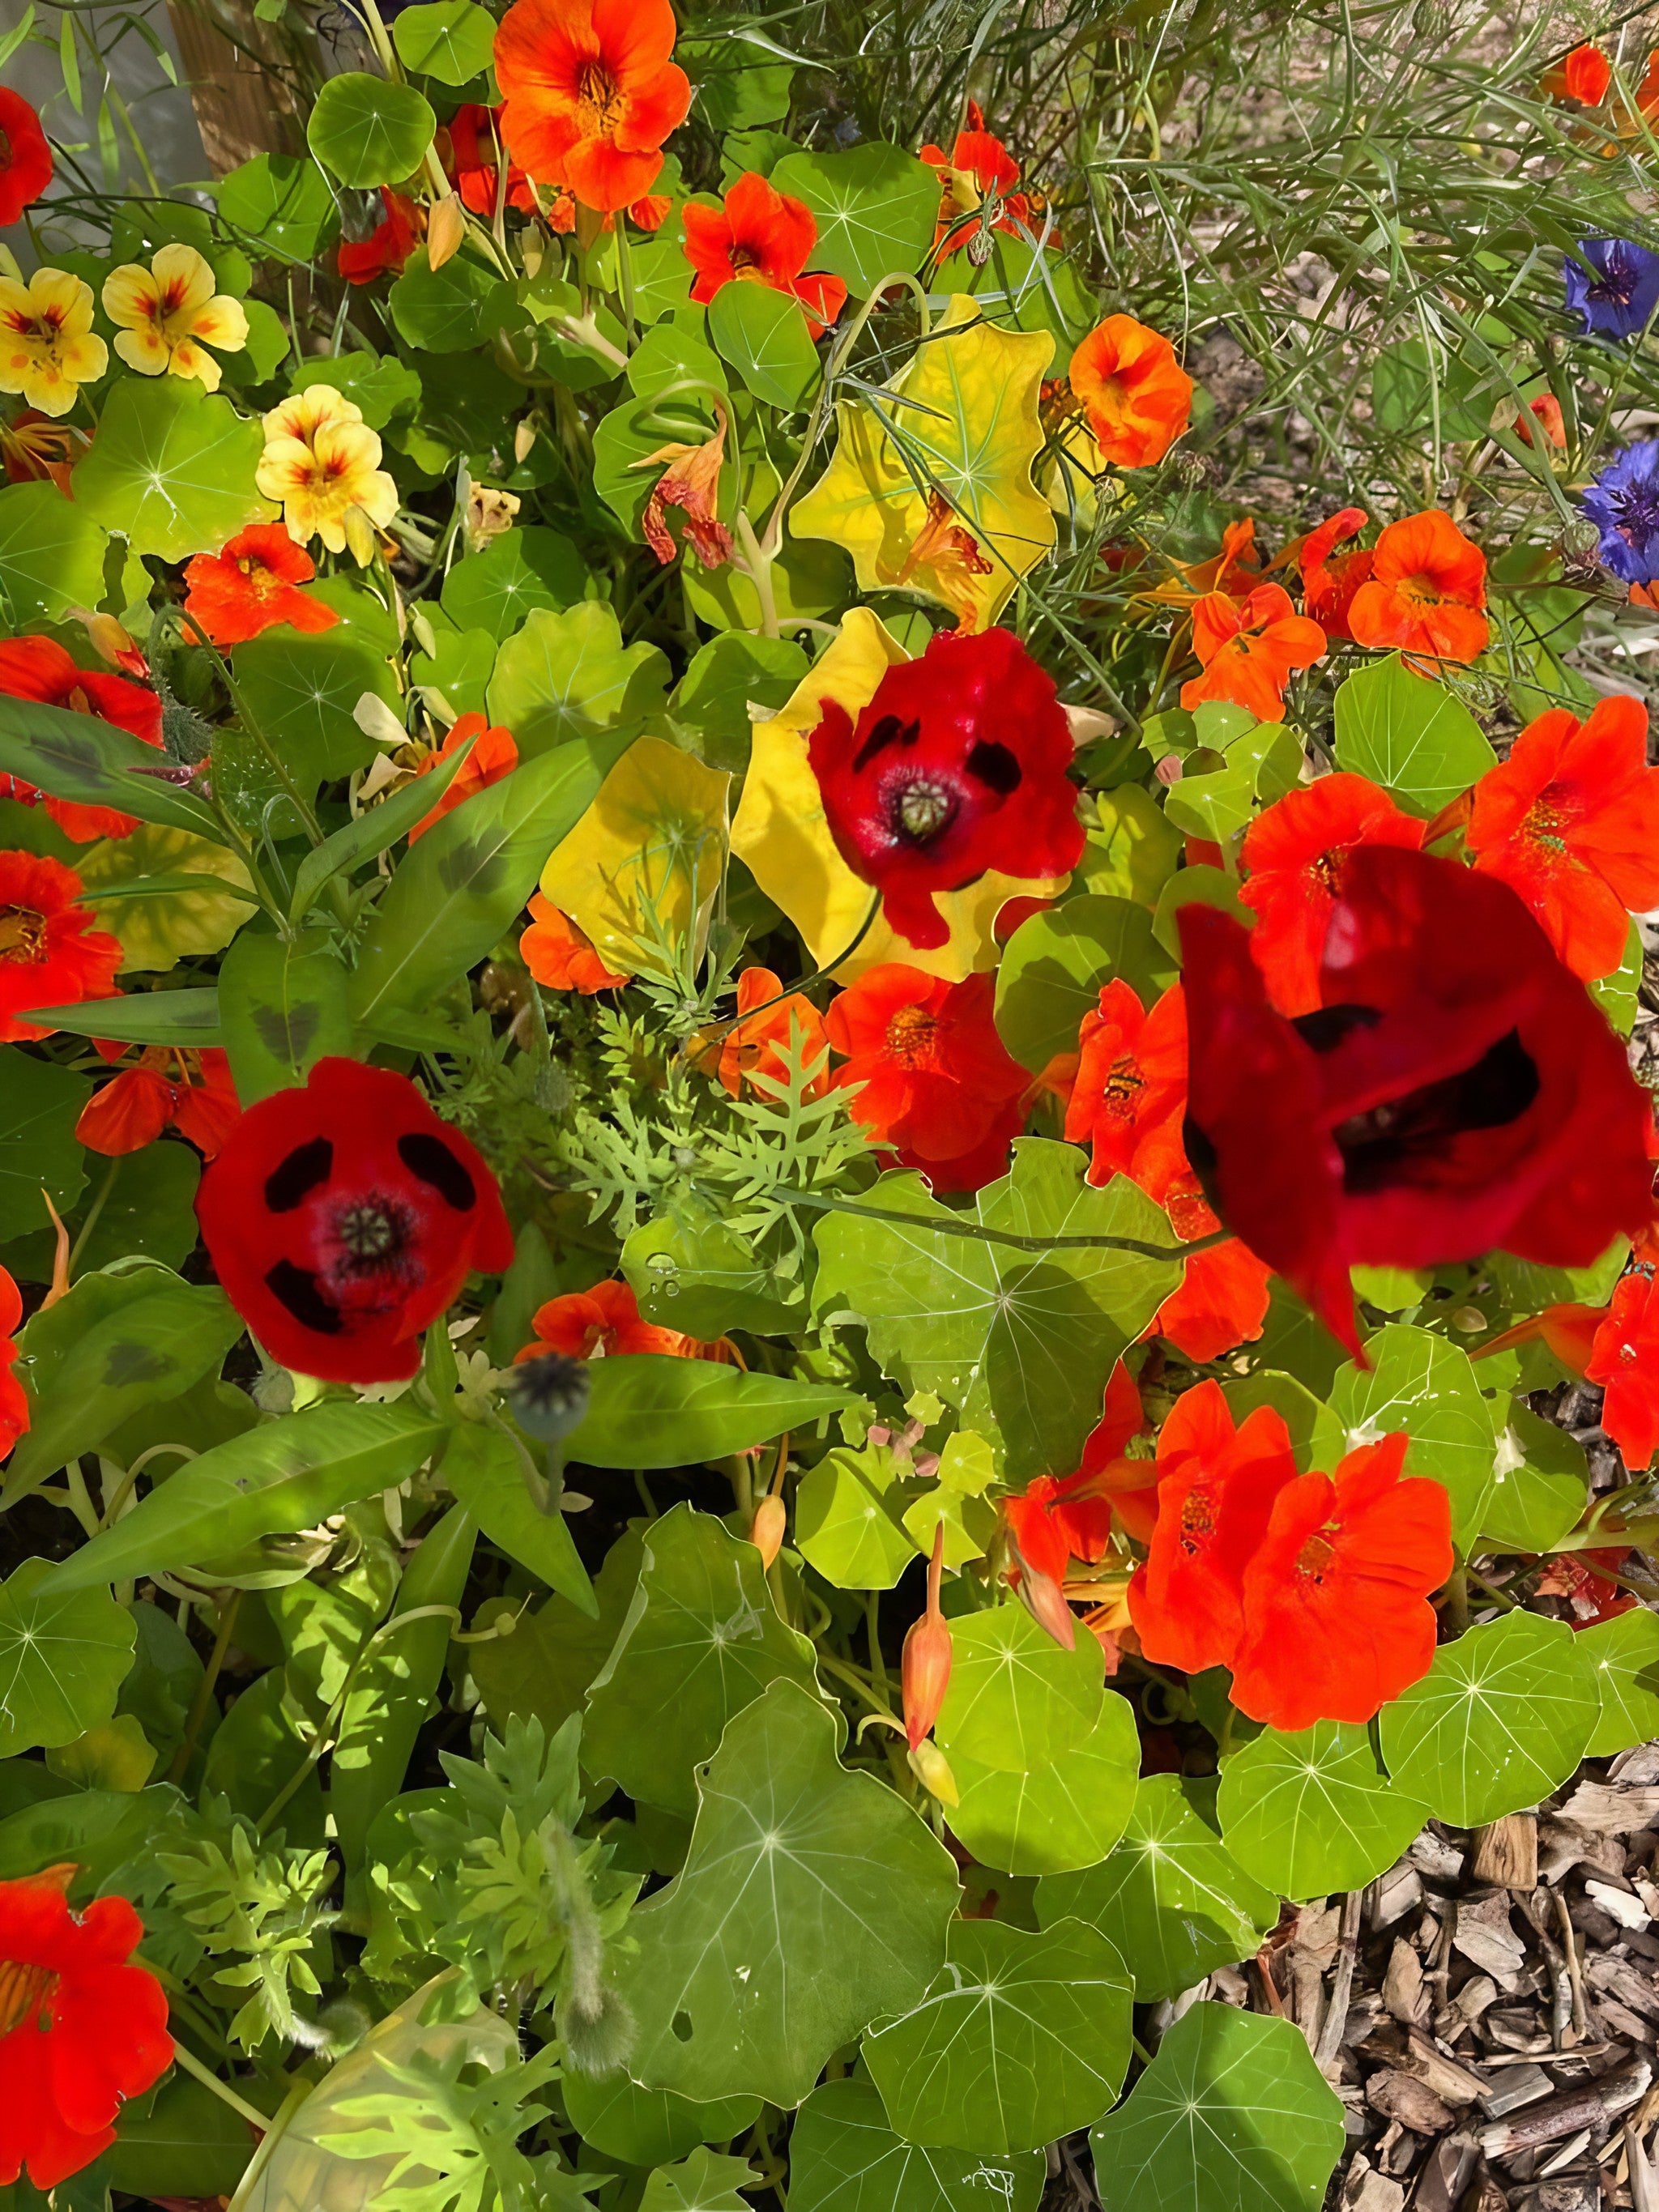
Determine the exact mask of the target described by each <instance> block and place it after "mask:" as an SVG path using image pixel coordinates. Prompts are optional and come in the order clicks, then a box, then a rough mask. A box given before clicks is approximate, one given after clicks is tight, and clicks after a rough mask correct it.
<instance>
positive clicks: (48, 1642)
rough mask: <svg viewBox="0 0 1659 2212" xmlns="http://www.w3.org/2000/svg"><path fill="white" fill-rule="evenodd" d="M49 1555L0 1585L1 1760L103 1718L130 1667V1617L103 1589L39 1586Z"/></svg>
mask: <svg viewBox="0 0 1659 2212" xmlns="http://www.w3.org/2000/svg"><path fill="white" fill-rule="evenodd" d="M51 1571H52V1563H51V1561H50V1560H49V1559H25V1560H24V1562H23V1564H22V1565H21V1567H19V1568H18V1569H17V1570H16V1571H15V1573H13V1574H12V1575H11V1576H10V1577H9V1579H8V1580H7V1581H5V1582H3V1583H0V1759H11V1758H14V1757H15V1755H16V1753H19V1752H20V1751H33V1750H34V1749H36V1748H37V1747H39V1746H40V1745H45V1746H46V1748H47V1749H48V1750H49V1751H50V1750H55V1749H56V1748H57V1747H58V1746H59V1745H60V1744H65V1743H73V1742H74V1741H75V1739H76V1736H78V1735H84V1734H85V1733H86V1731H87V1729H89V1728H94V1727H96V1726H97V1725H98V1723H100V1721H106V1720H107V1719H108V1718H109V1717H110V1715H111V1714H112V1712H113V1711H115V1696H116V1692H117V1691H118V1689H119V1688H120V1686H121V1684H122V1682H123V1681H124V1680H125V1678H126V1676H127V1674H129V1673H130V1672H131V1668H132V1656H133V1646H134V1644H135V1643H136V1641H137V1630H136V1629H135V1627H134V1626H133V1620H132V1615H131V1613H129V1612H128V1611H127V1610H126V1608H125V1606H119V1605H117V1603H116V1602H115V1601H114V1599H113V1598H112V1596H111V1595H110V1594H109V1592H108V1590H106V1589H87V1590H77V1591H76V1592H75V1593H74V1594H73V1595H69V1596H64V1595H59V1594H58V1593H56V1592H52V1593H48V1592H46V1591H44V1590H42V1589H41V1587H40V1585H41V1583H43V1582H44V1581H45V1580H46V1577H47V1575H49V1574H50V1573H51Z"/></svg>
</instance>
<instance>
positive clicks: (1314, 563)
mask: <svg viewBox="0 0 1659 2212" xmlns="http://www.w3.org/2000/svg"><path fill="white" fill-rule="evenodd" d="M1366 520H1367V517H1366V513H1365V510H1364V507H1341V508H1339V510H1338V511H1337V513H1334V514H1333V515H1332V516H1331V517H1330V518H1329V519H1328V520H1327V521H1324V522H1322V523H1321V524H1320V526H1319V527H1318V529H1317V530H1310V532H1309V533H1308V535H1307V536H1306V537H1305V538H1303V539H1302V540H1301V541H1300V543H1299V544H1297V545H1296V546H1295V547H1294V549H1291V548H1289V547H1287V548H1286V552H1287V553H1288V552H1291V551H1292V550H1293V551H1294V555H1295V559H1296V564H1297V568H1298V569H1299V571H1300V572H1301V576H1302V609H1303V612H1304V614H1309V615H1311V616H1312V617H1313V619H1314V620H1315V621H1316V623H1318V624H1319V627H1320V628H1321V629H1322V630H1323V631H1324V633H1325V635H1326V636H1327V637H1328V638H1346V637H1348V636H1349V635H1350V632H1349V629H1348V610H1349V609H1350V607H1352V605H1353V595H1354V593H1355V592H1357V591H1358V589H1359V586H1361V585H1362V584H1363V583H1364V582H1365V580H1366V579H1367V578H1368V577H1369V576H1370V573H1371V556H1370V550H1369V549H1368V548H1366V547H1364V546H1360V545H1355V546H1351V547H1350V548H1349V550H1347V552H1346V553H1344V554H1342V555H1341V556H1340V557H1339V558H1338V559H1336V560H1333V559H1332V558H1331V556H1332V554H1333V553H1334V552H1335V550H1336V549H1337V547H1338V546H1339V545H1340V544H1342V543H1343V542H1344V541H1345V540H1346V539H1347V538H1352V537H1353V536H1354V535H1355V533H1356V532H1358V531H1361V530H1363V529H1364V527H1365V523H1366ZM1281 557H1283V556H1281ZM1274 565H1275V567H1276V566H1277V565H1278V564H1277V562H1275V564H1274Z"/></svg>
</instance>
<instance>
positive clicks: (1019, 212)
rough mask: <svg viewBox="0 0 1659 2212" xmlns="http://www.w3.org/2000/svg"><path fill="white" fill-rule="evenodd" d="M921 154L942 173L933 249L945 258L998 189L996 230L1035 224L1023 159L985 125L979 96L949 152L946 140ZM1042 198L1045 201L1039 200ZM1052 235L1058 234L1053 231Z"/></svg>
mask: <svg viewBox="0 0 1659 2212" xmlns="http://www.w3.org/2000/svg"><path fill="white" fill-rule="evenodd" d="M920 150H921V158H922V160H923V161H926V162H927V165H928V167H930V168H933V169H937V170H938V171H939V187H940V197H939V223H938V226H937V228H935V230H934V232H933V250H934V252H936V253H938V254H939V258H941V259H942V260H943V259H946V258H949V257H950V255H951V254H953V253H960V252H962V251H963V248H964V247H965V246H968V245H969V242H970V241H971V240H972V239H973V237H974V234H975V232H976V231H977V230H978V228H979V223H980V210H981V207H982V206H983V204H984V203H985V202H986V200H987V199H988V198H990V197H992V196H993V195H994V196H995V197H996V199H997V202H998V208H997V212H996V214H995V216H994V219H993V222H992V226H991V227H992V228H993V229H994V230H1000V231H1003V232H1005V233H1006V234H1007V235H1008V236H1009V237H1010V238H1018V236H1019V234H1020V228H1021V226H1022V225H1024V228H1027V229H1030V228H1032V227H1033V225H1032V220H1031V219H1032V216H1033V213H1034V212H1035V210H1033V207H1032V204H1031V200H1030V196H1029V195H1028V194H1027V193H1024V192H1017V191H1015V190H1014V186H1015V185H1017V184H1018V182H1019V163H1018V161H1015V159H1014V157H1013V155H1012V154H1011V153H1010V152H1009V151H1008V149H1007V148H1006V146H1005V145H1004V144H1003V143H1002V141H1001V139H1000V138H999V137H996V136H995V135H994V132H992V131H987V129H986V127H985V117H984V114H983V113H982V112H981V108H980V105H979V102H978V101H977V100H969V102H968V107H967V116H966V127H965V128H964V129H963V130H961V131H957V135H956V137H955V140H954V141H953V142H952V144H951V151H950V153H949V154H948V155H947V154H946V153H945V149H944V148H943V147H941V146H923V147H922V148H921V149H920ZM1038 204H1039V205H1040V204H1041V202H1040V201H1039V203H1038ZM1049 235H1050V238H1051V239H1052V238H1053V235H1054V234H1053V233H1052V232H1051V233H1050V234H1049Z"/></svg>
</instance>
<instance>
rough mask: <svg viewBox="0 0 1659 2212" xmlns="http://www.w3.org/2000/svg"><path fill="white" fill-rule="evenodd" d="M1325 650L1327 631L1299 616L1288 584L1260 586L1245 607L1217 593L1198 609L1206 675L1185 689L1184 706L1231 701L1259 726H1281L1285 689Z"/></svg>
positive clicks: (1197, 647) (1196, 636) (1199, 650)
mask: <svg viewBox="0 0 1659 2212" xmlns="http://www.w3.org/2000/svg"><path fill="white" fill-rule="evenodd" d="M1324 650H1325V633H1324V631H1323V630H1322V629H1321V628H1320V627H1319V624H1318V623H1316V622H1310V620H1309V618H1308V617H1307V616H1306V615H1299V614H1297V611H1296V609H1295V608H1294V607H1293V606H1292V605H1291V595H1290V593H1289V592H1287V591H1286V590H1285V587H1284V586H1283V585H1282V584H1258V585H1257V586H1256V587H1255V590H1254V591H1253V592H1251V593H1250V596H1249V599H1246V600H1245V601H1244V603H1243V605H1242V606H1241V605H1239V603H1238V601H1237V600H1236V599H1229V598H1228V596H1227V594H1226V593H1225V592H1210V593H1209V594H1208V595H1207V596H1206V598H1204V599H1200V601H1199V603H1198V605H1196V606H1195V607H1194V610H1193V651H1194V653H1196V654H1197V655H1198V659H1199V661H1200V665H1201V666H1202V668H1203V671H1204V673H1203V674H1202V675H1201V676H1194V678H1192V680H1191V682H1190V683H1188V684H1182V687H1181V703H1182V706H1183V707H1188V708H1191V707H1196V706H1198V705H1199V704H1200V702H1202V701H1204V700H1206V699H1231V700H1232V701H1233V702H1234V703H1235V704H1236V705H1237V706H1240V707H1245V708H1249V711H1250V713H1251V714H1254V715H1255V717H1256V719H1257V720H1258V721H1262V722H1276V721H1277V720H1279V715H1280V714H1282V712H1283V711H1284V706H1285V684H1287V683H1289V681H1290V679H1291V676H1292V674H1293V673H1294V672H1295V671H1296V670H1297V669H1298V668H1306V667H1308V666H1309V665H1310V664H1311V663H1312V662H1314V661H1316V660H1317V659H1318V658H1319V656H1320V654H1321V653H1323V652H1324Z"/></svg>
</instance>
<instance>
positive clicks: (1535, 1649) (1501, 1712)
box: [1381, 1611, 1601, 1828]
mask: <svg viewBox="0 0 1659 2212" xmlns="http://www.w3.org/2000/svg"><path fill="white" fill-rule="evenodd" d="M1600 1711H1601V1695H1600V1692H1599V1690H1598V1689H1597V1686H1596V1681H1595V1675H1594V1674H1593V1672H1592V1670H1591V1668H1590V1666H1589V1662H1588V1661H1587V1660H1586V1658H1585V1656H1583V1654H1582V1653H1581V1652H1580V1650H1579V1649H1578V1644H1577V1638H1576V1637H1575V1636H1574V1634H1573V1632H1572V1631H1571V1629H1570V1628H1569V1627H1568V1626H1567V1625H1566V1623H1565V1621H1560V1620H1544V1619H1542V1618H1541V1615H1539V1614H1537V1613H1522V1612H1519V1611H1517V1612H1515V1613H1505V1614H1504V1618H1503V1619H1502V1620H1493V1621H1488V1622H1487V1623H1486V1625H1485V1626H1483V1627H1480V1628H1471V1629H1470V1630H1468V1632H1467V1633H1466V1634H1465V1635H1462V1636H1460V1637H1459V1638H1457V1640H1456V1641H1455V1643H1453V1644H1442V1646H1441V1647H1440V1649H1439V1650H1438V1651H1437V1652H1436V1653H1435V1655H1434V1664H1433V1666H1432V1667H1431V1668H1430V1669H1429V1671H1428V1673H1427V1674H1425V1676H1424V1677H1423V1679H1422V1680H1421V1681H1420V1682H1413V1685H1412V1686H1411V1688H1410V1689H1409V1690H1407V1691H1406V1692H1404V1693H1403V1694H1402V1695H1401V1696H1400V1697H1398V1698H1396V1699H1395V1700H1394V1702H1393V1704H1392V1705H1384V1706H1383V1711H1382V1716H1381V1721H1382V1732H1383V1759H1385V1760H1386V1761H1387V1763H1388V1769H1389V1773H1390V1774H1391V1775H1392V1776H1393V1777H1394V1779H1395V1782H1396V1784H1398V1785H1399V1786H1400V1788H1401V1789H1402V1790H1407V1791H1408V1792H1409V1793H1410V1794H1411V1796H1413V1797H1420V1798H1421V1799H1422V1801H1423V1802H1424V1803H1425V1805H1426V1806H1427V1807H1428V1808H1429V1810H1430V1812H1431V1813H1432V1814H1434V1816H1435V1818H1436V1819H1437V1820H1449V1821H1451V1822H1452V1823H1453V1824H1454V1825H1455V1826H1457V1827H1460V1828H1478V1827H1481V1826H1484V1825H1485V1824H1486V1822H1487V1821H1489V1820H1501V1819H1502V1818H1503V1816H1504V1814H1506V1813H1518V1812H1519V1811H1521V1810H1522V1808H1523V1807H1525V1806H1528V1805H1535V1804H1537V1802H1538V1801H1539V1799H1540V1798H1541V1797H1547V1796H1548V1795H1549V1793H1550V1791H1551V1790H1553V1789H1555V1788H1556V1786H1557V1785H1558V1784H1559V1783H1561V1782H1564V1781H1565V1779H1566V1778H1567V1776H1568V1775H1569V1774H1571V1772H1572V1770H1573V1768H1574V1767H1575V1766H1577V1764H1578V1762H1579V1760H1580V1759H1582V1758H1583V1755H1584V1747H1585V1746H1586V1744H1587V1743H1588V1742H1589V1739H1590V1734H1591V1731H1592V1730H1593V1729H1594V1728H1595V1724H1596V1719H1597V1716H1598V1714H1599V1713H1600Z"/></svg>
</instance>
